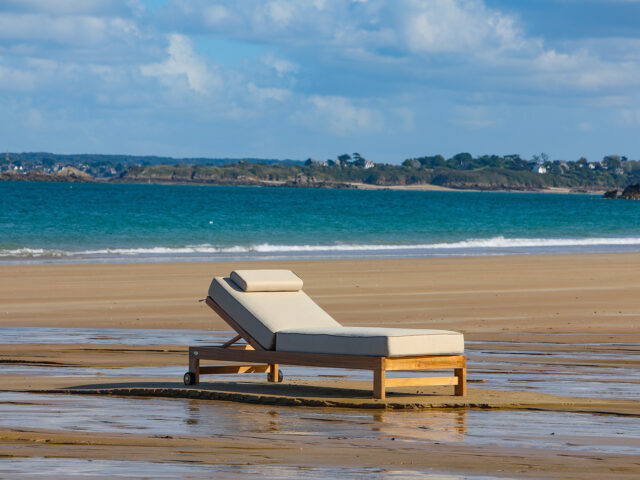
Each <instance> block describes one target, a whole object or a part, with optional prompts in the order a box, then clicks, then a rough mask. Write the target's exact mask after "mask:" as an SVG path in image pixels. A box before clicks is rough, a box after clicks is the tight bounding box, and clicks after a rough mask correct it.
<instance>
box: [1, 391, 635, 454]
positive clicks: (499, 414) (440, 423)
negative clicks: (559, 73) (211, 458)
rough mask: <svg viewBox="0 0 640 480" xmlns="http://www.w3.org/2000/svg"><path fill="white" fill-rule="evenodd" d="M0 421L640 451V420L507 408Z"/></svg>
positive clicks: (20, 397) (244, 408)
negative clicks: (495, 409) (511, 409)
mask: <svg viewBox="0 0 640 480" xmlns="http://www.w3.org/2000/svg"><path fill="white" fill-rule="evenodd" d="M0 426H2V427H21V428H46V429H54V430H70V431H74V430H75V431H90V432H108V433H116V432H117V433H127V434H136V433H144V434H148V435H162V434H166V433H167V432H171V434H173V435H193V436H204V437H206V436H216V437H233V438H243V437H247V438H256V437H261V436H263V435H264V438H265V439H271V440H274V439H277V438H278V437H287V438H289V437H317V438H318V439H321V438H324V439H333V440H336V439H387V440H388V439H393V440H396V441H401V442H410V443H418V444H420V443H422V444H424V445H430V444H437V443H444V444H466V445H483V444H486V443H487V442H490V443H491V444H494V445H501V446H521V447H525V448H540V449H544V448H554V449H559V450H565V451H568V452H570V451H591V452H600V453H617V454H626V455H636V456H640V418H638V417H619V416H613V415H590V414H576V413H565V412H540V411H509V410H499V411H493V410H465V409H459V410H429V411H371V410H351V409H326V408H325V409H321V408H304V409H300V408H295V407H274V406H262V405H250V404H238V403H232V402H210V401H206V400H187V399H162V398H143V399H141V398H131V397H96V396H84V395H83V396H78V395H47V394H34V393H7V392H5V393H0Z"/></svg>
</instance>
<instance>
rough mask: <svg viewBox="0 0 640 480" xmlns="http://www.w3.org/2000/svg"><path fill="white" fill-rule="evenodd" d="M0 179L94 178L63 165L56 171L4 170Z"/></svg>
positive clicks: (52, 180) (48, 180)
mask: <svg viewBox="0 0 640 480" xmlns="http://www.w3.org/2000/svg"><path fill="white" fill-rule="evenodd" d="M0 180H13V181H23V182H95V178H93V177H92V176H91V175H89V174H88V173H86V172H83V171H82V170H78V169H77V168H73V167H64V168H63V169H61V170H60V171H58V172H56V173H45V172H43V171H41V170H31V171H29V172H27V173H21V172H4V173H2V174H0Z"/></svg>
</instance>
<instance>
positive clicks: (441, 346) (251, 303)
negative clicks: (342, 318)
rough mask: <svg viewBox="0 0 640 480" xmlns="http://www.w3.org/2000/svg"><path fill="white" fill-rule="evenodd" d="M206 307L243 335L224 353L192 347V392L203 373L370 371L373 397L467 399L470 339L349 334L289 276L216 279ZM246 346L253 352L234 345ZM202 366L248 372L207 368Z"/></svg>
mask: <svg viewBox="0 0 640 480" xmlns="http://www.w3.org/2000/svg"><path fill="white" fill-rule="evenodd" d="M206 301H207V304H208V305H209V306H210V307H211V308H212V309H213V310H214V311H215V312H216V313H218V315H220V316H221V317H222V319H223V320H225V321H226V322H227V323H228V324H229V326H231V328H233V329H234V330H235V331H236V332H237V333H238V335H237V336H236V337H234V338H233V339H231V340H230V341H228V342H227V343H225V344H224V345H220V346H212V347H190V348H189V372H187V373H186V374H185V383H186V384H187V385H191V384H196V383H198V382H199V376H200V375H203V374H225V373H255V372H268V376H267V378H268V380H269V381H281V379H282V376H281V375H280V374H279V371H278V365H298V366H309V367H331V368H350V369H364V370H371V371H372V372H373V396H374V397H375V398H381V399H382V398H385V388H386V387H393V386H397V387H399V386H428V385H453V386H454V392H455V395H465V393H466V361H465V357H464V355H463V354H464V338H463V335H462V334H461V333H458V332H452V331H448V330H418V329H402V328H370V327H344V326H342V325H340V324H339V323H338V322H337V321H335V320H334V319H333V318H332V317H331V316H330V315H329V314H328V313H327V312H325V311H324V310H323V309H322V308H320V307H319V306H318V305H317V304H316V303H315V302H314V301H313V300H312V299H311V298H309V296H307V295H306V294H305V293H304V292H303V291H302V280H301V279H300V278H298V277H297V276H296V275H295V274H294V273H293V272H291V271H289V270H236V271H233V272H231V275H230V276H229V277H215V278H214V279H213V281H212V282H211V285H210V287H209V295H208V297H207V300H206ZM240 339H244V340H245V341H246V342H247V345H234V344H235V343H236V342H237V341H239V340H240ZM201 360H216V361H224V362H241V363H246V364H249V365H243V366H229V365H227V366H201V365H200V361H201ZM431 369H436V370H441V369H453V370H454V376H450V377H441V376H438V377H415V378H390V379H386V372H387V371H411V370H431Z"/></svg>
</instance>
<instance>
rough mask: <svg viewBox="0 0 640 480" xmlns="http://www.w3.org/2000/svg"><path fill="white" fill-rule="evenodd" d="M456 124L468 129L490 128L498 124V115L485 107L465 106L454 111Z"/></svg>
mask: <svg viewBox="0 0 640 480" xmlns="http://www.w3.org/2000/svg"><path fill="white" fill-rule="evenodd" d="M454 112H455V118H454V123H455V124H457V125H461V126H463V127H467V128H489V127H493V126H495V125H496V124H497V119H496V115H495V114H492V113H491V112H490V111H489V109H488V108H487V107H486V106H484V105H473V106H471V105H464V106H458V107H456V108H455V109H454Z"/></svg>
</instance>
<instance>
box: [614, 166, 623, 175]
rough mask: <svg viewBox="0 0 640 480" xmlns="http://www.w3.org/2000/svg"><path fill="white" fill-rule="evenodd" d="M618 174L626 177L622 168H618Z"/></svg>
mask: <svg viewBox="0 0 640 480" xmlns="http://www.w3.org/2000/svg"><path fill="white" fill-rule="evenodd" d="M616 174H618V175H624V169H622V168H616Z"/></svg>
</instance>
